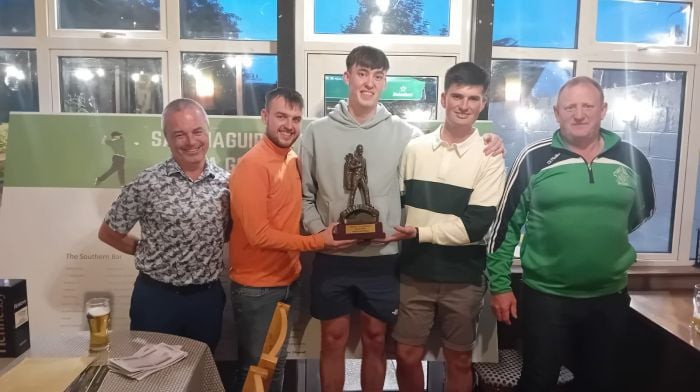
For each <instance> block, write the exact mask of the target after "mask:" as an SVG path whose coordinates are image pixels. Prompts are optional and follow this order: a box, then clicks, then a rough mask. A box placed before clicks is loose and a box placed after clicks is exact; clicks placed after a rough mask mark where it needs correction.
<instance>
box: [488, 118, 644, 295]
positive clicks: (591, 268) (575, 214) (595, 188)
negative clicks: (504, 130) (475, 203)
mask: <svg viewBox="0 0 700 392" xmlns="http://www.w3.org/2000/svg"><path fill="white" fill-rule="evenodd" d="M600 133H601V136H602V138H603V141H604V147H603V151H602V152H601V153H600V155H598V156H597V157H596V158H595V159H594V160H593V161H592V162H591V163H590V164H589V163H587V162H586V161H585V160H584V159H583V158H582V157H581V156H580V155H578V154H575V153H573V152H571V151H570V150H568V149H567V147H566V144H565V143H564V141H563V140H562V138H561V135H560V131H556V132H555V133H554V135H553V136H552V137H551V138H549V139H545V140H541V141H539V142H536V143H533V144H531V145H529V146H528V147H526V148H525V149H524V150H523V151H522V152H521V153H520V155H519V156H518V158H517V159H516V160H515V163H514V164H513V167H512V168H511V171H510V174H509V175H508V179H507V181H506V189H505V195H504V197H503V199H502V200H501V203H500V205H499V208H498V212H497V215H496V221H495V222H494V227H493V230H494V232H493V235H492V238H491V241H490V243H489V249H488V251H489V255H488V261H487V270H488V274H489V285H490V290H491V292H492V293H494V294H499V293H504V292H508V291H511V285H510V283H511V282H510V268H511V264H512V262H513V252H514V250H515V247H516V246H517V245H518V243H519V241H520V240H521V236H522V243H521V245H520V259H521V262H522V267H523V281H524V283H525V284H527V285H528V286H529V287H531V288H532V289H535V290H538V291H540V292H544V293H549V294H554V295H559V296H563V297H571V298H593V297H599V296H603V295H607V294H611V293H614V292H617V291H620V290H622V289H623V288H625V287H626V286H627V269H628V268H629V267H630V265H631V264H632V263H634V262H635V260H636V252H635V251H634V248H633V247H632V245H630V243H629V239H628V234H629V233H631V232H632V231H634V230H635V229H636V228H637V227H639V225H641V224H642V223H643V222H644V221H645V220H647V219H648V218H649V217H651V215H652V214H653V212H654V186H653V182H652V178H651V167H650V166H649V162H648V161H647V159H646V157H645V156H644V154H642V152H641V151H639V150H638V149H636V148H635V147H634V146H632V145H630V144H629V143H626V142H623V141H621V140H620V138H619V137H618V136H617V135H616V134H614V133H612V132H610V131H607V130H605V129H601V130H600Z"/></svg>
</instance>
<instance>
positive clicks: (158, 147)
mask: <svg viewBox="0 0 700 392" xmlns="http://www.w3.org/2000/svg"><path fill="white" fill-rule="evenodd" d="M312 120H313V119H305V120H304V123H303V125H302V126H305V125H306V124H308V123H309V122H310V121H312ZM414 124H415V125H416V126H418V127H419V128H421V129H422V130H423V131H424V132H431V131H433V130H435V129H436V128H437V127H438V126H439V125H440V122H439V121H425V122H417V123H414ZM210 126H211V132H210V136H209V141H210V142H209V154H208V156H209V158H210V159H213V160H214V161H215V162H216V163H217V164H218V165H219V166H221V167H223V168H226V169H230V168H231V167H233V165H235V163H236V160H237V159H238V158H240V157H241V156H243V154H245V153H246V152H247V151H248V150H249V149H250V148H251V147H252V146H254V145H255V143H257V142H258V141H259V140H260V139H261V138H262V135H263V132H264V130H265V127H264V124H263V122H262V120H261V119H260V118H259V117H243V116H240V117H229V116H225V117H224V116H210ZM160 127H161V124H160V116H157V115H130V114H37V113H12V114H11V115H10V129H9V136H8V143H7V161H6V162H5V165H6V167H5V186H6V187H59V188H118V187H120V183H119V180H118V178H117V177H118V176H117V174H116V173H115V174H112V175H111V176H110V177H108V178H107V179H105V180H104V181H102V182H101V183H100V184H99V185H95V179H96V178H97V177H98V176H100V175H102V174H103V173H105V171H107V170H108V169H109V168H110V166H111V165H112V155H113V153H114V152H115V150H113V149H112V148H111V147H110V146H109V145H107V144H106V143H105V140H108V139H109V138H110V137H111V135H112V134H113V133H114V132H119V133H120V134H121V137H122V139H123V141H124V145H123V146H124V152H125V155H126V158H125V163H124V172H125V178H126V182H127V183H128V182H130V181H131V180H133V179H134V178H135V177H136V175H137V174H138V173H139V172H141V171H142V170H144V169H145V168H147V167H150V166H153V165H155V164H156V163H158V162H161V161H163V160H165V159H167V158H168V157H169V156H170V149H169V148H168V145H167V143H166V141H165V137H164V135H163V133H162V131H161V129H160ZM477 127H478V128H479V131H480V132H481V133H484V132H489V131H490V130H491V123H490V122H481V121H480V122H477ZM118 150H119V151H120V152H119V153H121V148H119V149H118Z"/></svg>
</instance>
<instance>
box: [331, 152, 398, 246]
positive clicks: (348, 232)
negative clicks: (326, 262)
mask: <svg viewBox="0 0 700 392" xmlns="http://www.w3.org/2000/svg"><path fill="white" fill-rule="evenodd" d="M363 150H364V148H363V147H362V145H361V144H358V145H357V147H356V148H355V152H354V153H348V154H347V155H345V166H344V168H343V188H345V191H346V192H348V193H349V195H348V206H347V208H346V209H345V210H343V211H342V212H341V213H340V217H339V219H338V225H337V226H335V228H334V230H333V238H335V239H337V240H348V239H354V240H372V239H379V238H384V237H386V234H384V231H383V230H382V222H380V221H379V211H378V210H377V209H376V208H374V207H373V206H372V203H371V201H370V198H369V187H368V181H367V161H366V160H365V158H364V156H363V155H362V153H363ZM358 190H359V191H360V195H361V197H362V204H355V195H356V193H357V191H358Z"/></svg>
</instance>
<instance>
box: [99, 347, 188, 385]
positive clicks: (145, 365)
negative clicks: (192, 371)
mask: <svg viewBox="0 0 700 392" xmlns="http://www.w3.org/2000/svg"><path fill="white" fill-rule="evenodd" d="M186 356H187V352H185V351H182V346H171V345H168V344H165V343H158V344H146V345H144V346H143V347H141V348H140V349H139V350H138V351H137V352H135V353H134V354H133V355H131V356H128V357H121V358H111V359H110V360H109V370H111V371H113V372H115V373H119V374H122V375H124V376H127V377H130V378H133V379H136V380H143V379H144V378H146V377H147V376H149V375H151V374H153V373H155V372H157V371H159V370H161V369H165V368H166V367H168V366H170V365H172V364H174V363H176V362H179V361H180V360H182V359H183V358H185V357H186Z"/></svg>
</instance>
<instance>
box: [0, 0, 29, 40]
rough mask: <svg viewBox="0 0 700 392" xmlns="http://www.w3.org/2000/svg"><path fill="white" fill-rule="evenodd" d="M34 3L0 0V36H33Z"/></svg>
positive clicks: (19, 0) (21, 0)
mask: <svg viewBox="0 0 700 392" xmlns="http://www.w3.org/2000/svg"><path fill="white" fill-rule="evenodd" d="M35 33H36V31H35V28H34V1H27V0H0V35H14V36H18V35H34V34H35Z"/></svg>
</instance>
